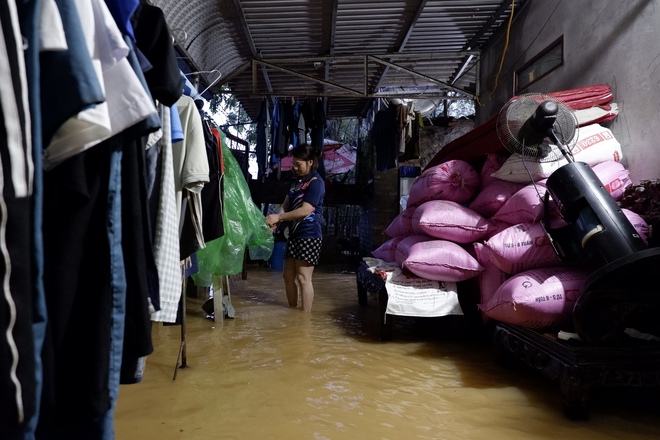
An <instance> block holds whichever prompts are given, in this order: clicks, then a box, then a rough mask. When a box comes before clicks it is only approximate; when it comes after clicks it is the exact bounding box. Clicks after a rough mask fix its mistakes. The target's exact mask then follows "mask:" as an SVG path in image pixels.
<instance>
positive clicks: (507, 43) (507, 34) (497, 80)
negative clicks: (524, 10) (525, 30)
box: [488, 0, 516, 99]
mask: <svg viewBox="0 0 660 440" xmlns="http://www.w3.org/2000/svg"><path fill="white" fill-rule="evenodd" d="M515 4H516V0H511V13H510V14H509V22H508V23H507V25H506V39H505V41H504V49H503V50H502V57H501V58H500V67H499V69H498V70H497V75H495V84H493V88H492V89H491V91H490V94H489V95H488V99H490V98H491V97H492V96H493V93H495V90H496V89H497V84H498V83H499V79H500V74H501V73H502V66H503V65H504V57H505V56H506V50H507V48H508V47H509V34H510V32H511V23H512V22H513V10H514V7H515Z"/></svg>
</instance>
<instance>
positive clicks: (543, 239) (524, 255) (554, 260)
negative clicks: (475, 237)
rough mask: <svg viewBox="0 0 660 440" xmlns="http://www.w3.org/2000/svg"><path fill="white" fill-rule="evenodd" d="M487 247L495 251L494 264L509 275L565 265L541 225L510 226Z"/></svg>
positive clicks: (493, 252) (521, 224)
mask: <svg viewBox="0 0 660 440" xmlns="http://www.w3.org/2000/svg"><path fill="white" fill-rule="evenodd" d="M484 246H486V247H487V248H488V249H489V250H490V251H491V258H492V260H493V263H494V264H495V265H496V266H497V267H498V268H500V270H502V271H504V272H506V273H508V274H517V273H519V272H522V271H524V270H529V269H536V268H539V267H550V266H561V265H562V262H561V261H560V260H559V257H558V256H557V254H556V252H555V250H554V248H553V247H552V244H551V243H550V240H549V239H548V236H547V235H546V233H545V230H544V229H543V226H541V224H540V223H519V224H517V225H513V226H509V227H508V228H506V229H505V230H503V231H501V232H500V233H499V234H496V235H494V236H492V237H491V238H490V239H488V240H486V241H485V242H484Z"/></svg>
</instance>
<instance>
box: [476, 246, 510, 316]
mask: <svg viewBox="0 0 660 440" xmlns="http://www.w3.org/2000/svg"><path fill="white" fill-rule="evenodd" d="M474 251H475V253H476V254H477V261H478V262H479V264H481V266H482V267H483V268H484V270H483V272H481V273H480V274H479V292H480V298H481V301H480V303H481V304H486V303H487V302H488V301H490V298H492V296H493V295H494V294H495V292H496V291H497V289H499V288H500V286H501V285H502V284H504V282H505V281H506V280H507V278H508V275H507V274H506V273H504V272H503V271H502V270H501V269H500V268H499V267H497V266H496V265H495V263H493V261H492V259H491V252H490V249H488V248H487V247H486V246H484V245H483V244H482V243H474ZM482 315H483V316H482V318H483V320H484V322H488V321H489V320H490V318H488V316H487V315H485V314H484V313H482Z"/></svg>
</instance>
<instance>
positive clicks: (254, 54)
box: [234, 0, 273, 92]
mask: <svg viewBox="0 0 660 440" xmlns="http://www.w3.org/2000/svg"><path fill="white" fill-rule="evenodd" d="M234 6H235V7H236V11H237V13H238V16H239V20H238V21H239V22H240V23H241V27H242V28H243V32H245V37H246V39H247V43H248V45H249V46H250V51H251V52H252V58H261V53H260V52H259V51H258V50H257V47H256V46H255V45H254V38H253V37H252V32H251V31H250V26H248V23H247V20H246V19H245V12H244V11H243V5H242V3H241V0H234ZM246 67H247V66H246ZM261 74H262V75H263V77H264V81H266V87H268V91H270V92H272V91H273V87H272V86H271V84H270V78H269V77H268V71H267V70H266V68H265V67H262V69H261Z"/></svg>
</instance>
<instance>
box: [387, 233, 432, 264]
mask: <svg viewBox="0 0 660 440" xmlns="http://www.w3.org/2000/svg"><path fill="white" fill-rule="evenodd" d="M429 240H433V238H432V237H429V236H428V235H422V234H418V235H409V236H407V237H403V238H402V239H401V240H400V241H399V242H398V243H397V245H396V251H395V252H394V262H395V263H396V264H398V265H399V266H401V265H402V264H403V262H404V261H405V259H406V258H408V253H409V252H410V247H411V246H412V245H414V244H415V243H421V242H423V241H429Z"/></svg>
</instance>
